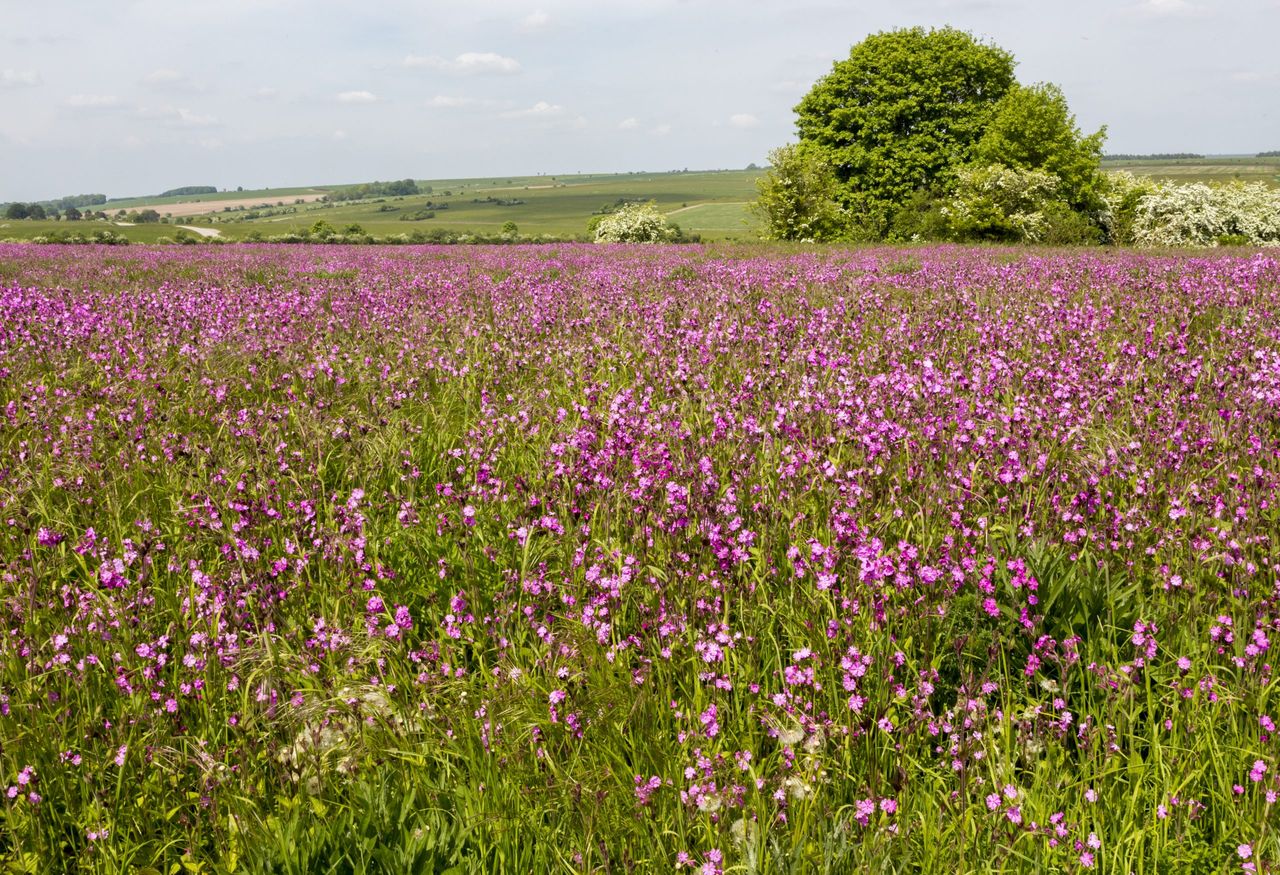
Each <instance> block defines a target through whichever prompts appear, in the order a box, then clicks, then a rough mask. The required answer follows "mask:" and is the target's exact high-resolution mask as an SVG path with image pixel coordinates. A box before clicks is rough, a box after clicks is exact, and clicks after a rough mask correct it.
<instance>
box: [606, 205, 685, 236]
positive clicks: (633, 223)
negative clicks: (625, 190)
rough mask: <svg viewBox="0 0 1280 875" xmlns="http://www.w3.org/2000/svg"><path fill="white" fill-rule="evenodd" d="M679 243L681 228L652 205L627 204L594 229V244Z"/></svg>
mask: <svg viewBox="0 0 1280 875" xmlns="http://www.w3.org/2000/svg"><path fill="white" fill-rule="evenodd" d="M679 239H680V228H679V227H678V226H676V225H673V224H672V223H671V222H668V221H667V219H666V217H665V216H663V215H662V214H661V213H659V212H658V210H657V208H656V207H655V206H654V205H653V204H627V205H626V206H624V207H622V209H620V210H618V211H617V212H616V213H611V214H610V215H607V216H605V217H604V218H603V219H601V220H600V222H599V224H597V225H596V236H595V242H597V243H674V242H675V241H677V240H679Z"/></svg>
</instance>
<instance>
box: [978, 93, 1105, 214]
mask: <svg viewBox="0 0 1280 875" xmlns="http://www.w3.org/2000/svg"><path fill="white" fill-rule="evenodd" d="M1105 137H1106V128H1102V129H1100V130H1098V131H1097V132H1096V133H1093V134H1090V135H1089V136H1087V137H1086V136H1083V135H1082V134H1081V133H1080V129H1079V128H1078V127H1076V117H1075V116H1074V115H1072V114H1071V110H1070V109H1069V108H1068V107H1067V98H1066V97H1065V96H1064V95H1063V93H1062V89H1061V88H1059V87H1058V86H1056V85H1052V84H1045V83H1041V84H1039V85H1032V86H1029V87H1024V86H1021V85H1019V86H1017V87H1015V88H1013V89H1011V90H1010V91H1009V92H1008V93H1006V94H1005V95H1004V97H1002V98H1001V99H1000V102H999V103H998V104H997V105H996V108H995V113H994V115H993V116H992V118H991V123H990V124H989V125H987V129H986V131H984V132H983V134H982V139H980V140H979V141H978V144H977V146H976V147H975V149H974V160H975V162H976V163H978V164H1000V165H1003V166H1005V167H1013V168H1017V169H1019V170H1041V171H1044V172H1046V173H1052V174H1053V175H1054V176H1056V177H1058V192H1059V194H1060V195H1061V196H1062V198H1063V200H1065V201H1066V202H1067V204H1068V205H1069V206H1070V207H1071V208H1072V209H1074V210H1079V211H1091V210H1096V209H1098V207H1099V206H1100V205H1101V202H1102V194H1101V188H1100V186H1101V181H1102V177H1101V175H1100V174H1099V173H1098V166H1099V163H1100V162H1101V161H1102V141H1103V140H1104V139H1105Z"/></svg>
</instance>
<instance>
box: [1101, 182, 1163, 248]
mask: <svg viewBox="0 0 1280 875" xmlns="http://www.w3.org/2000/svg"><path fill="white" fill-rule="evenodd" d="M1155 191H1156V183H1155V181H1154V180H1153V179H1151V178H1149V177H1146V176H1135V175H1134V174H1132V173H1130V172H1129V171H1127V170H1120V171H1113V172H1111V173H1108V174H1107V175H1106V179H1105V184H1104V186H1103V189H1102V203H1103V208H1102V213H1101V224H1102V226H1103V228H1104V229H1105V231H1106V234H1107V241H1108V242H1110V243H1114V244H1116V245H1117V246H1132V245H1133V244H1134V243H1135V242H1136V241H1135V239H1134V228H1135V225H1136V223H1137V221H1138V206H1139V205H1140V204H1141V203H1142V200H1143V198H1145V197H1147V196H1148V195H1150V194H1154V193H1155Z"/></svg>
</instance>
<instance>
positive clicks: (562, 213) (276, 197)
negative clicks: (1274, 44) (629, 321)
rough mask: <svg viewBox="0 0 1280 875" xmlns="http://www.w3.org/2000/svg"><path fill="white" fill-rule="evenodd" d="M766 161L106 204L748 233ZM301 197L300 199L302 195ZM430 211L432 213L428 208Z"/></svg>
mask: <svg viewBox="0 0 1280 875" xmlns="http://www.w3.org/2000/svg"><path fill="white" fill-rule="evenodd" d="M1103 169H1104V170H1107V171H1116V170H1129V171H1130V172H1133V173H1137V174H1140V175H1147V176H1153V177H1155V178H1157V179H1166V180H1171V181H1174V182H1196V181H1199V182H1229V181H1233V180H1242V181H1249V182H1252V181H1262V182H1266V183H1268V184H1272V185H1280V159H1276V158H1206V159H1175V160H1168V161H1107V162H1104V164H1103ZM762 172H763V171H758V170H753V171H747V170H732V171H704V172H692V173H621V174H565V175H559V176H490V177H481V178H472V179H427V180H420V181H419V185H420V186H422V187H424V188H427V187H429V188H430V189H431V190H430V192H429V193H424V194H420V195H414V196H407V197H387V198H373V199H368V200H365V201H360V202H336V203H330V204H325V203H319V202H318V201H319V199H320V198H321V197H323V196H324V194H325V193H326V192H330V191H337V190H339V189H341V188H342V187H343V186H340V185H317V186H311V187H306V188H279V189H263V190H260V191H253V192H219V193H217V194H210V195H200V196H185V197H183V196H179V197H172V198H131V199H122V200H115V201H111V202H109V203H108V204H106V205H105V207H103V209H104V211H105V212H107V213H108V214H109V215H112V216H113V217H114V214H115V213H116V211H118V210H121V209H126V210H128V209H145V208H148V207H149V208H152V209H155V210H157V211H158V212H160V213H161V214H162V215H168V216H171V217H172V218H174V219H178V220H181V221H192V222H199V223H202V224H203V223H210V225H211V226H212V227H217V228H218V229H219V230H220V232H221V236H222V237H224V238H226V239H230V240H236V239H242V238H244V237H246V236H247V235H250V234H254V233H257V234H261V235H264V236H272V235H277V234H286V233H290V232H297V231H301V230H304V229H306V228H310V227H311V225H312V224H314V223H315V222H316V221H318V220H320V219H323V220H324V221H326V222H328V223H329V224H331V225H334V226H335V227H338V228H342V227H345V226H347V225H350V224H358V225H360V226H361V227H362V228H363V229H364V230H365V231H367V232H369V233H371V234H377V235H385V234H401V233H410V232H412V231H415V230H422V231H429V230H432V229H442V230H447V231H454V232H468V231H469V232H476V233H487V234H492V233H494V232H496V231H498V230H500V229H501V228H502V226H503V225H505V224H506V223H507V222H514V223H515V224H516V225H517V227H518V228H519V230H520V233H521V234H522V235H526V236H537V235H540V234H549V235H555V236H559V237H572V236H574V235H581V234H584V233H585V231H586V226H587V222H588V221H590V219H591V218H592V216H594V215H597V214H599V212H600V211H601V210H602V209H604V208H606V207H609V206H611V205H614V204H616V203H617V202H618V201H626V200H638V201H647V200H652V201H654V202H655V203H656V204H657V205H658V208H659V209H660V210H661V211H662V212H664V213H666V214H668V215H669V216H670V218H671V220H672V221H674V222H676V223H677V224H679V225H680V226H681V227H682V228H684V229H685V230H686V231H689V232H692V233H696V234H699V235H701V236H702V237H703V238H705V239H708V240H734V239H738V240H750V239H753V238H754V237H756V236H757V235H758V231H759V225H758V223H757V221H756V218H755V217H754V216H753V215H752V214H751V212H750V210H749V209H748V206H749V202H750V201H751V200H753V199H754V198H755V196H756V187H755V183H756V180H757V179H758V178H759V176H760V175H761V173H762ZM299 199H301V200H303V201H304V203H301V204H299V203H296V201H298V200H299ZM428 214H433V215H431V216H430V217H429V218H428V217H427V216H428ZM102 227H103V226H102V225H100V224H94V223H89V222H82V223H79V224H78V225H73V223H62V222H52V223H41V222H30V221H8V222H5V221H4V220H0V237H8V238H14V239H31V238H33V237H37V236H40V235H43V234H48V233H49V232H50V231H73V230H74V231H79V232H80V233H84V234H88V233H91V232H92V231H93V230H95V229H99V228H102ZM160 228H161V230H156V229H155V228H154V227H139V228H120V227H112V231H113V233H117V234H120V235H121V236H123V237H125V238H127V239H128V240H130V241H131V242H152V241H154V240H155V239H156V238H157V237H161V236H172V235H173V232H174V229H172V228H165V227H164V226H160Z"/></svg>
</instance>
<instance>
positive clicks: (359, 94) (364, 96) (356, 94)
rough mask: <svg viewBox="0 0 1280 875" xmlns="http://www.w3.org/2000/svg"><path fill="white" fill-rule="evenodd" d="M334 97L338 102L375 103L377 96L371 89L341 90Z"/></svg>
mask: <svg viewBox="0 0 1280 875" xmlns="http://www.w3.org/2000/svg"><path fill="white" fill-rule="evenodd" d="M336 99H337V101H338V103H376V102H377V100H378V96H377V95H376V94H374V93H373V92H372V91H342V92H339V93H338V94H337V95H336Z"/></svg>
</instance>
